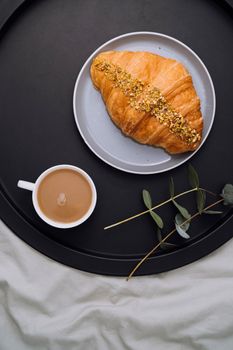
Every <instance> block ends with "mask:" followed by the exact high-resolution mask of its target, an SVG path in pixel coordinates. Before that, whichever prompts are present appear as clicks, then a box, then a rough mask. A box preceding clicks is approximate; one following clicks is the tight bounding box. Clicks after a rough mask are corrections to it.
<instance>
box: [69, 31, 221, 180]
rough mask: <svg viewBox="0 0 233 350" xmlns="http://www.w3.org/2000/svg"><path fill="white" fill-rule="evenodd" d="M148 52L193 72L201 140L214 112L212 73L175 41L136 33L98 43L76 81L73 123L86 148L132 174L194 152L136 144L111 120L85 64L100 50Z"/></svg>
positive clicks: (175, 163) (155, 170)
mask: <svg viewBox="0 0 233 350" xmlns="http://www.w3.org/2000/svg"><path fill="white" fill-rule="evenodd" d="M108 50H129V51H149V52H153V53H155V54H159V55H161V56H164V57H169V58H174V59H177V60H178V61H180V62H182V63H183V64H184V65H185V66H186V68H187V69H188V70H189V72H190V74H191V75H192V78H193V82H194V85H195V88H196V91H197V94H198V95H199V97H200V100H201V111H202V115H203V118H204V131H203V139H202V143H201V145H203V143H204V142H205V140H206V138H207V136H208V134H209V132H210V129H211V127H212V124H213V120H214V114H215V92H214V86H213V83H212V80H211V77H210V75H209V73H208V71H207V69H206V67H205V66H204V64H203V62H202V61H201V60H200V58H199V57H198V56H197V55H196V54H195V53H194V52H193V51H192V50H191V49H190V48H189V47H187V46H186V45H184V44H183V43H181V42H180V41H178V40H176V39H174V38H172V37H169V36H167V35H163V34H160V33H152V32H135V33H128V34H124V35H121V36H118V37H116V38H114V39H112V40H110V41H108V42H106V43H105V44H103V45H102V46H100V47H99V48H98V49H97V50H96V51H95V52H94V53H93V54H92V55H91V56H90V57H89V58H88V60H87V61H86V63H85V64H84V66H83V67H82V69H81V71H80V73H79V75H78V78H77V80H76V84H75V89H74V96H73V108H74V116H75V121H76V124H77V127H78V129H79V132H80V134H81V136H82V137H83V139H84V141H85V142H86V144H87V145H88V147H89V148H90V149H91V150H92V151H93V152H94V153H95V154H96V155H97V156H98V157H99V158H101V159H102V160H103V161H104V162H106V163H108V164H109V165H111V166H113V167H115V168H117V169H120V170H123V171H126V172H130V173H136V174H155V173H159V172H163V171H167V170H170V169H172V168H174V167H176V166H178V165H180V164H182V163H184V162H186V161H187V160H188V159H190V158H191V157H192V156H193V155H194V154H195V153H196V152H197V151H198V150H199V149H200V147H201V145H200V147H199V148H198V150H196V151H195V152H192V153H185V154H182V155H169V154H168V153H166V152H165V151H164V150H162V149H160V148H155V147H152V146H147V145H141V144H139V143H137V142H135V141H133V140H132V139H130V138H128V137H126V136H124V135H123V134H122V132H121V131H120V130H119V129H118V128H117V127H116V126H115V125H114V124H113V122H112V121H111V119H110V117H109V116H108V113H107V111H106V108H105V105H104V103H103V101H102V98H101V95H100V93H99V92H98V91H97V90H95V88H94V87H93V85H92V81H91V78H90V73H89V72H90V65H91V62H92V60H93V58H94V57H95V56H96V55H97V54H98V53H100V52H101V51H108Z"/></svg>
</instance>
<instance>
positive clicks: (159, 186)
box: [0, 0, 233, 274]
mask: <svg viewBox="0 0 233 350" xmlns="http://www.w3.org/2000/svg"><path fill="white" fill-rule="evenodd" d="M19 2H20V1H18V3H19ZM9 3H10V2H4V1H3V3H2V5H1V6H2V9H3V11H2V12H1V11H0V12H1V15H2V19H3V18H6V16H7V13H10V11H11V10H12V8H13V6H14V3H15V4H16V3H17V1H12V2H11V4H10V5H9ZM0 9H1V7H0ZM133 31H154V32H161V33H164V34H167V35H171V36H173V37H175V38H177V39H179V40H181V41H183V42H184V43H185V44H187V45H188V46H190V47H191V48H192V49H193V50H194V51H195V52H196V53H197V54H198V55H199V56H200V58H201V59H202V60H203V62H204V64H205V65H206V66H207V69H208V70H209V72H210V75H211V77H212V79H213V83H214V86H215V90H216V97H217V112H216V119H215V122H214V126H213V129H212V131H211V133H210V135H209V137H208V139H207V141H206V142H205V144H204V145H203V147H202V148H201V150H200V151H199V152H198V153H197V154H196V155H194V157H193V158H192V160H191V163H192V164H193V165H194V166H195V168H196V169H197V170H198V173H199V175H200V178H201V185H202V187H206V188H208V189H211V190H213V191H215V192H217V193H218V192H219V191H220V190H221V189H222V186H223V185H224V184H225V183H227V182H230V183H232V182H233V178H232V177H233V176H232V174H233V171H232V169H233V166H232V147H233V138H232V130H233V118H232V77H233V65H232V62H233V45H232V38H233V23H232V15H231V13H230V11H226V9H225V8H224V6H222V7H221V6H220V4H219V2H217V1H216V2H215V1H207V0H173V1H171V0H160V1H159V0H157V1H153V0H151V1H150V0H136V1H135V0H125V1H116V0H101V1H100V0H89V1H77V0H69V1H64V0H49V1H45V0H41V1H26V3H25V4H23V5H22V6H21V8H20V9H19V10H18V11H17V13H16V14H15V15H14V16H13V17H12V18H11V20H10V21H9V22H8V23H7V25H6V26H5V27H4V28H3V30H2V34H1V38H0V77H1V85H0V110H1V129H0V149H1V154H0V163H1V185H2V193H4V196H5V197H6V198H7V201H8V202H9V203H12V204H13V206H14V207H15V209H16V211H17V213H18V214H20V217H19V215H18V214H17V213H14V214H13V210H12V215H11V212H10V209H9V210H8V214H7V215H5V214H4V208H3V207H4V206H5V202H4V203H3V204H2V211H1V212H2V217H3V219H4V220H5V221H6V222H7V224H8V225H9V226H10V227H11V228H13V229H14V230H15V231H16V233H17V234H18V235H19V236H20V237H22V238H23V239H24V240H26V241H27V242H28V243H29V244H31V245H32V246H34V247H36V248H37V249H39V250H41V251H43V252H44V253H46V254H48V255H49V256H51V257H53V258H55V259H58V260H60V261H63V262H65V263H67V264H70V265H73V266H76V267H80V268H83V269H87V270H90V271H92V270H93V271H94V270H95V269H94V268H90V267H88V266H86V267H84V266H82V264H80V260H79V258H78V257H77V260H75V259H76V258H75V252H70V251H69V250H68V249H65V248H64V249H63V250H62V246H64V247H68V248H69V247H71V248H72V249H73V250H75V251H76V250H77V251H78V252H86V253H91V254H92V253H93V252H94V253H95V255H97V256H99V257H100V256H105V257H114V256H116V257H118V258H121V257H124V258H125V259H126V262H125V263H124V264H123V265H124V266H125V267H123V265H122V269H123V270H125V271H127V266H128V265H127V264H128V262H127V260H128V259H129V258H130V257H137V256H141V255H142V254H145V253H146V252H147V251H148V250H150V249H151V247H152V246H153V245H154V244H155V241H156V235H155V230H154V225H153V223H152V221H151V219H150V218H149V217H143V218H141V219H137V220H134V221H132V222H131V223H128V224H125V225H122V226H119V227H118V228H116V229H113V230H110V231H104V230H103V227H104V226H106V225H108V224H111V223H113V222H115V221H117V220H119V219H122V218H125V217H126V216H129V215H131V214H134V213H137V212H138V211H141V210H143V209H144V207H143V204H142V200H141V190H142V189H143V188H146V189H148V190H150V192H151V193H152V194H153V199H154V202H156V203H157V202H159V201H161V200H164V199H166V198H167V197H168V179H169V176H173V177H174V180H175V183H176V191H177V192H179V191H182V190H185V189H187V188H188V183H187V176H186V168H187V164H184V165H182V166H180V167H178V168H176V169H174V170H172V171H170V172H166V173H163V174H157V175H146V176H142V175H135V174H127V173H124V172H121V171H119V170H116V169H113V168H111V167H110V166H109V165H107V164H105V163H103V162H102V161H101V160H100V159H98V158H97V157H96V156H95V155H94V154H92V153H91V151H90V150H89V148H88V147H87V146H86V145H85V144H84V142H83V140H82V138H81V136H80V135H79V133H78V131H77V128H76V125H75V122H74V117H73V111H72V96H73V88H74V84H75V80H76V77H77V75H78V72H79V71H80V69H81V67H82V65H83V64H84V62H85V60H86V59H87V58H88V56H89V55H90V54H91V53H92V52H93V51H94V50H95V49H96V48H97V47H98V46H100V45H101V44H103V43H104V42H105V41H107V40H109V39H111V38H113V37H115V36H117V35H121V34H123V33H127V32H133ZM61 163H67V164H74V165H77V166H79V167H81V168H83V169H84V170H85V171H87V172H88V173H89V174H90V175H91V177H92V178H93V180H94V182H95V184H96V187H97V192H98V201H97V207H96V210H95V211H94V214H93V215H92V216H91V218H90V219H89V220H88V221H87V222H86V223H84V224H82V225H81V226H80V227H77V228H74V229H70V230H59V229H54V228H52V227H49V226H48V225H46V224H45V223H43V222H42V221H41V220H40V219H39V218H38V217H37V215H36V213H35V212H34V209H33V206H32V201H31V194H30V192H27V191H22V190H19V189H18V188H17V187H16V184H17V181H18V180H19V179H24V180H29V181H35V180H36V178H37V177H38V176H39V175H40V173H41V172H42V171H44V170H45V169H46V168H48V167H50V166H53V165H56V164H61ZM189 199H190V197H189ZM211 200H212V199H211ZM181 202H182V203H188V202H190V200H188V199H186V200H184V201H183V200H182V201H181ZM191 202H193V201H191ZM190 210H193V211H194V210H195V209H194V207H192V205H191V206H190ZM175 213H176V211H175V210H174V209H173V208H170V207H166V208H164V209H162V210H160V214H161V215H162V216H163V218H164V220H165V222H167V223H170V224H168V225H167V226H166V229H165V230H164V233H166V232H167V231H168V230H169V229H170V227H171V224H172V220H171V218H173V217H174V215H175ZM4 215H5V216H4ZM16 216H18V217H17V219H16ZM17 220H18V221H17ZM218 220H219V218H217V217H210V216H209V217H208V218H207V217H206V218H204V219H202V220H199V221H198V222H196V223H195V224H193V225H192V226H193V229H192V231H190V232H191V236H192V238H193V242H197V241H198V239H199V238H198V237H202V236H204V235H205V231H206V229H207V228H208V227H212V225H214V224H215V223H216V221H218ZM228 230H229V228H228ZM38 231H40V232H38ZM219 232H220V231H219ZM232 234H233V233H232ZM223 236H224V235H223ZM46 237H48V238H51V239H52V241H50V242H49V243H48V241H47V240H46ZM229 237H230V236H229ZM229 237H228V238H229ZM219 239H220V238H219ZM43 240H44V243H43ZM173 240H174V241H175V242H176V243H178V244H179V245H183V241H182V239H181V238H179V237H175V238H174V239H173ZM53 241H56V242H58V243H60V244H61V245H62V246H60V248H59V249H61V252H60V251H59V253H58V250H57V251H56V244H53ZM220 241H221V239H220ZM220 241H219V242H220ZM190 242H192V240H191V241H190ZM222 243H223V240H222ZM219 244H220V243H219ZM219 244H218V245H219ZM196 245H197V244H196ZM50 247H51V249H50ZM214 248H216V246H214V244H213V245H211V243H210V247H207V246H206V249H205V251H203V252H202V254H201V255H204V254H205V253H208V252H209V251H210V250H212V249H214ZM203 249H204V248H203ZM60 254H64V255H65V256H66V258H64V257H61V256H60ZM72 254H74V256H73V257H72V258H71V255H72ZM189 254H191V255H190V257H189V259H187V258H185V259H184V260H182V258H180V260H179V257H178V255H177V256H176V257H175V255H174V258H173V260H174V259H178V260H179V263H180V265H182V264H183V263H187V262H188V260H190V261H191V260H194V259H196V258H197V257H198V254H197V255H196V257H195V253H194V250H193V253H192V252H191V253H189ZM165 255H167V254H164V256H163V261H165V259H166V256H165ZM69 256H70V258H69ZM64 259H65V260H64ZM167 261H170V262H169V263H168V265H166V264H165V265H166V266H167V268H166V269H168V268H172V267H175V265H176V264H177V262H176V264H172V258H171V256H169V257H167ZM97 264H98V262H97ZM107 264H108V262H107V261H106V262H105V265H107ZM173 265H174V266H173ZM103 266H104V263H103ZM148 266H149V264H148ZM104 269H106V270H108V267H106V268H105V267H104ZM109 269H110V265H109ZM145 269H146V268H145ZM162 269H164V268H161V270H162ZM96 270H98V269H97V268H96ZM100 270H101V269H100ZM152 270H153V268H152ZM152 270H151V271H152ZM157 270H159V268H158V267H156V268H155V270H154V271H157ZM98 272H101V271H98ZM104 272H106V271H104ZM147 272H148V271H146V270H145V273H147ZM109 273H118V272H117V271H109ZM122 273H123V272H122V271H119V274H122Z"/></svg>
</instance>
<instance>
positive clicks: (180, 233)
mask: <svg viewBox="0 0 233 350" xmlns="http://www.w3.org/2000/svg"><path fill="white" fill-rule="evenodd" d="M176 231H177V232H178V233H179V235H180V236H181V237H183V238H185V239H188V238H190V236H189V235H188V234H187V233H186V232H185V231H184V230H183V229H182V228H181V227H180V226H179V225H177V224H176Z"/></svg>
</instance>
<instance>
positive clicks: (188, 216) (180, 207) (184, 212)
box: [172, 199, 191, 219]
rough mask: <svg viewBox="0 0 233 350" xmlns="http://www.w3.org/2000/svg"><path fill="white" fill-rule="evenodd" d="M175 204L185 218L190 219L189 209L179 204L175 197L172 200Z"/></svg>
mask: <svg viewBox="0 0 233 350" xmlns="http://www.w3.org/2000/svg"><path fill="white" fill-rule="evenodd" d="M172 202H173V204H174V205H175V206H176V208H177V209H178V210H179V212H180V213H181V215H182V216H183V217H184V218H185V219H189V218H190V216H191V215H190V214H189V212H188V210H187V209H185V208H184V207H182V206H181V205H180V204H178V203H177V202H176V201H175V200H174V199H173V200H172Z"/></svg>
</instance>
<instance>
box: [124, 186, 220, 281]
mask: <svg viewBox="0 0 233 350" xmlns="http://www.w3.org/2000/svg"><path fill="white" fill-rule="evenodd" d="M195 190H197V189H195ZM202 190H203V189H202ZM174 198H175V197H174ZM223 201H224V198H221V199H219V200H218V201H216V202H214V203H212V204H210V205H208V206H207V207H205V208H204V209H203V211H206V210H208V209H210V208H212V207H214V206H215V205H217V204H219V203H222V202H223ZM199 215H201V213H200V212H199V211H198V212H196V213H195V214H193V215H192V216H191V217H190V218H189V219H187V220H185V221H184V222H183V223H182V224H180V226H183V225H185V224H187V223H188V222H190V221H191V220H193V219H194V218H196V217H197V216H199ZM175 232H176V228H175V229H173V230H172V231H171V232H169V233H168V234H167V235H166V236H165V237H164V238H163V239H162V240H161V241H160V242H159V243H158V244H157V245H156V246H155V247H154V248H153V249H151V250H150V251H149V252H148V253H147V254H146V255H145V256H144V258H142V259H141V260H140V261H139V263H138V264H137V265H136V266H135V267H134V269H133V270H132V271H131V272H130V274H129V276H128V277H127V281H128V280H129V279H130V278H131V277H132V276H133V274H134V273H135V272H136V271H137V269H138V268H139V267H140V266H141V265H142V264H143V262H144V261H145V260H146V259H147V258H148V257H149V256H150V255H151V254H153V253H154V252H155V250H156V249H158V248H159V247H160V246H161V244H163V243H164V242H166V240H167V239H168V238H169V237H171V236H172V234H173V233H175Z"/></svg>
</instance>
